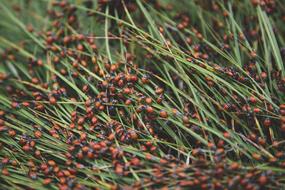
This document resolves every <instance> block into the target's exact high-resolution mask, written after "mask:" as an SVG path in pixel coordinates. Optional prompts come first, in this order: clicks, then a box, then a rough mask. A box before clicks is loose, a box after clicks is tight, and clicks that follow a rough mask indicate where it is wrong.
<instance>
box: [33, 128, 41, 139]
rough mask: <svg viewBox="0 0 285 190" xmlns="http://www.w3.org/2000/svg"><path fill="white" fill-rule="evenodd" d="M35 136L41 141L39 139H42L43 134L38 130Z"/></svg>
mask: <svg viewBox="0 0 285 190" xmlns="http://www.w3.org/2000/svg"><path fill="white" fill-rule="evenodd" d="M34 136H35V137H36V138H37V139H39V138H41V136H42V132H41V131H39V130H37V131H35V132H34Z"/></svg>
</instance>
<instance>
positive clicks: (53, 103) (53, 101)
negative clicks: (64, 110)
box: [49, 96, 57, 105]
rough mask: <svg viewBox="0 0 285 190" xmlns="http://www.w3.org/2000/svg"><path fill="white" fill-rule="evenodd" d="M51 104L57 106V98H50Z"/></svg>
mask: <svg viewBox="0 0 285 190" xmlns="http://www.w3.org/2000/svg"><path fill="white" fill-rule="evenodd" d="M49 102H50V104H52V105H55V104H56V102H57V100H56V99H55V97H53V96H51V97H50V98H49Z"/></svg>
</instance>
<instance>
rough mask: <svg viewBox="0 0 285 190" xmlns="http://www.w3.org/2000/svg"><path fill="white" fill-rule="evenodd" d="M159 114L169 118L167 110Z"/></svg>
mask: <svg viewBox="0 0 285 190" xmlns="http://www.w3.org/2000/svg"><path fill="white" fill-rule="evenodd" d="M159 116H160V117H162V118H167V117H168V113H167V112H166V111H160V113H159Z"/></svg>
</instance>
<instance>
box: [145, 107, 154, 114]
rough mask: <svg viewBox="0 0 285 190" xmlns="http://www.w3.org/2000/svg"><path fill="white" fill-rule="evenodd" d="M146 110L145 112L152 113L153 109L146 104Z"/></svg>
mask: <svg viewBox="0 0 285 190" xmlns="http://www.w3.org/2000/svg"><path fill="white" fill-rule="evenodd" d="M146 111H147V113H153V112H154V109H153V107H151V106H147V107H146Z"/></svg>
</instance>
